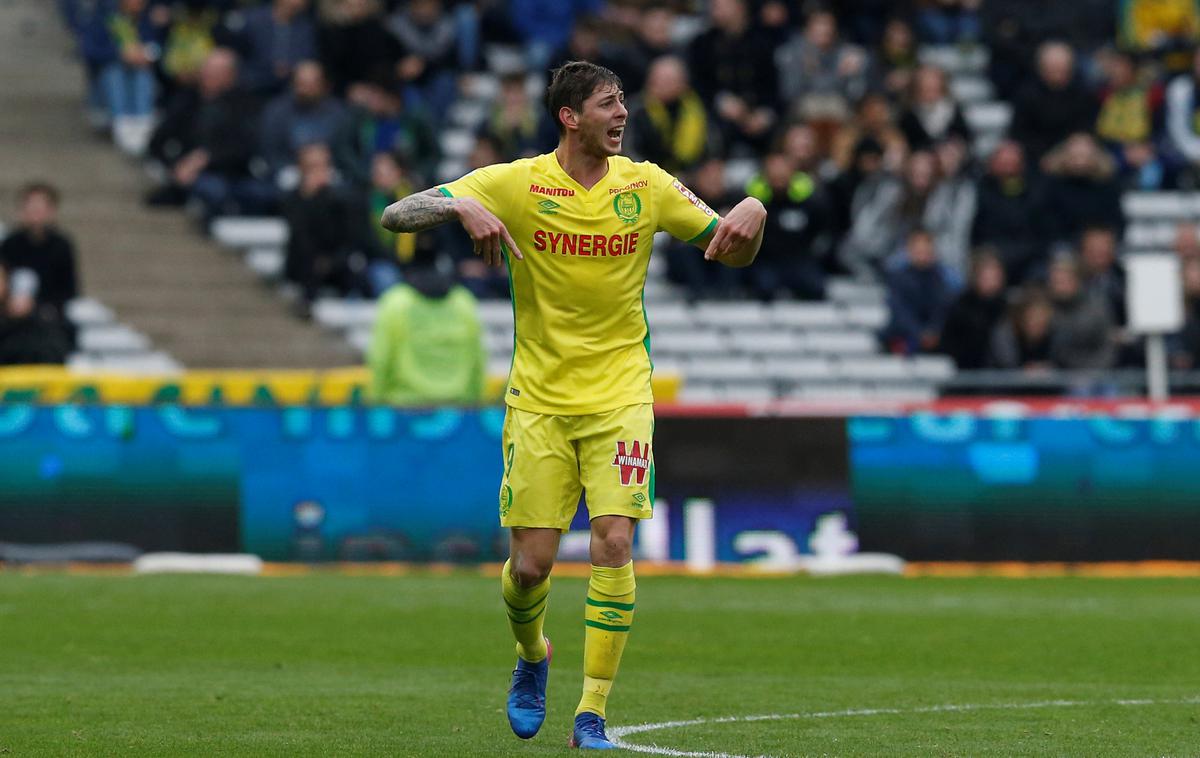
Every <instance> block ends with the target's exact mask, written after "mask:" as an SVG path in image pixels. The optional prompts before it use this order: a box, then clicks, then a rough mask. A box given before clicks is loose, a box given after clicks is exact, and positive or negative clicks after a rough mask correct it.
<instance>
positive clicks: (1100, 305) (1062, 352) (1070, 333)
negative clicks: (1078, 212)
mask: <svg viewBox="0 0 1200 758" xmlns="http://www.w3.org/2000/svg"><path fill="white" fill-rule="evenodd" d="M1048 281H1049V290H1050V300H1051V302H1052V303H1053V306H1054V320H1053V322H1052V324H1051V330H1050V331H1051V334H1050V359H1051V361H1052V362H1053V363H1054V365H1055V367H1056V368H1063V369H1104V368H1111V367H1112V366H1113V364H1114V363H1115V362H1116V343H1115V342H1114V340H1113V331H1114V330H1113V320H1112V315H1111V314H1110V313H1109V311H1108V306H1107V304H1106V303H1104V302H1103V301H1102V300H1100V299H1099V298H1097V297H1094V296H1092V295H1091V294H1090V293H1088V292H1087V291H1086V290H1085V289H1084V288H1083V283H1082V281H1081V279H1080V272H1079V263H1078V262H1077V261H1076V260H1075V259H1074V258H1072V257H1071V256H1070V255H1062V256H1059V257H1058V258H1055V260H1054V261H1053V262H1052V263H1051V265H1050V275H1049V277H1048Z"/></svg>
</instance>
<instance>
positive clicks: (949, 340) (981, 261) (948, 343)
mask: <svg viewBox="0 0 1200 758" xmlns="http://www.w3.org/2000/svg"><path fill="white" fill-rule="evenodd" d="M1006 307H1007V301H1006V300H1005V297H1004V265H1003V264H1002V263H1001V262H1000V257H999V256H998V255H997V254H996V253H995V252H994V251H992V250H988V249H983V250H980V251H978V252H976V254H975V256H974V257H973V258H972V259H971V283H970V287H969V288H968V289H967V290H966V291H965V292H963V293H962V294H961V295H959V296H958V299H957V300H955V301H954V305H952V306H950V311H949V312H948V313H947V314H946V325H945V326H944V327H943V328H942V339H941V345H940V348H941V352H943V353H945V354H946V355H949V356H950V357H951V358H953V359H954V363H955V364H956V365H957V366H958V368H959V369H961V370H970V369H981V368H986V367H987V365H988V348H989V343H990V341H991V338H992V333H993V332H995V331H996V326H997V325H998V324H999V323H1000V320H1001V319H1003V318H1004V311H1005V309H1006Z"/></svg>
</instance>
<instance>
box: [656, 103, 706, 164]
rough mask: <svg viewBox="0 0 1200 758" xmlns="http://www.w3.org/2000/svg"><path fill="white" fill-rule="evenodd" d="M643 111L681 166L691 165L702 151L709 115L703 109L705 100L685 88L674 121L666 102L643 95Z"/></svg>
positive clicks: (699, 156)
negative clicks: (644, 108) (644, 100)
mask: <svg viewBox="0 0 1200 758" xmlns="http://www.w3.org/2000/svg"><path fill="white" fill-rule="evenodd" d="M646 115H647V116H649V117H650V123H652V124H654V128H655V130H657V131H658V133H659V134H661V135H662V136H663V138H664V139H665V140H666V142H667V146H668V147H669V148H670V150H671V155H673V156H674V157H675V160H676V161H678V162H679V164H680V165H681V166H690V165H692V164H693V163H695V162H696V161H698V160H700V158H701V157H702V156H703V155H704V145H705V143H706V142H707V140H708V116H707V115H706V114H705V112H704V103H703V102H701V100H700V96H699V95H697V94H696V93H695V92H692V91H691V90H688V91H687V92H686V93H684V95H683V97H681V98H679V115H678V116H677V117H676V118H675V121H674V123H672V121H671V112H670V111H669V110H668V109H667V106H666V105H664V104H663V103H662V102H660V101H658V100H655V99H654V98H651V97H647V98H646Z"/></svg>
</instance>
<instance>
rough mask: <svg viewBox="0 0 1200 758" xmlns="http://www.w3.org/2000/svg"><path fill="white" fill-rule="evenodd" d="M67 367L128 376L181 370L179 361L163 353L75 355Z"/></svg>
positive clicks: (68, 360)
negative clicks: (112, 372) (114, 372)
mask: <svg viewBox="0 0 1200 758" xmlns="http://www.w3.org/2000/svg"><path fill="white" fill-rule="evenodd" d="M67 367H68V368H70V369H73V370H76V371H120V372H124V373H130V374H169V373H174V372H177V371H181V370H182V369H183V365H182V364H180V363H179V361H177V360H175V359H174V358H172V357H171V356H170V355H167V354H166V353H163V352H149V353H141V354H138V355H129V356H124V355H117V356H113V355H104V356H94V355H89V354H87V353H75V354H73V355H72V356H71V357H70V358H69V359H67Z"/></svg>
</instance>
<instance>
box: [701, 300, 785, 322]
mask: <svg viewBox="0 0 1200 758" xmlns="http://www.w3.org/2000/svg"><path fill="white" fill-rule="evenodd" d="M694 312H695V317H696V322H697V323H699V324H704V325H706V326H712V327H718V328H728V329H741V328H746V327H756V326H766V325H767V312H766V308H765V307H764V306H763V304H762V303H758V302H754V301H743V302H732V303H713V302H707V303H697V304H696V306H695V311H694Z"/></svg>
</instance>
